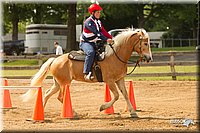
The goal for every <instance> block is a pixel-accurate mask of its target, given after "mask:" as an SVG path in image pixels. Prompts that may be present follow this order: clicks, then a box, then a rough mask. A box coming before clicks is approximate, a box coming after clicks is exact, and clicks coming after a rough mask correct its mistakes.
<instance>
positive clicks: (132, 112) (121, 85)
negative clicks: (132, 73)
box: [116, 78, 138, 118]
mask: <svg viewBox="0 0 200 133" xmlns="http://www.w3.org/2000/svg"><path fill="white" fill-rule="evenodd" d="M116 84H117V86H118V88H119V90H120V91H121V93H122V95H123V96H124V98H125V100H126V103H127V105H128V110H129V112H130V115H131V117H133V118H138V116H137V114H136V112H135V110H134V109H133V106H132V104H131V102H130V100H129V98H128V93H127V90H126V86H125V81H124V78H122V79H120V80H118V81H116Z"/></svg>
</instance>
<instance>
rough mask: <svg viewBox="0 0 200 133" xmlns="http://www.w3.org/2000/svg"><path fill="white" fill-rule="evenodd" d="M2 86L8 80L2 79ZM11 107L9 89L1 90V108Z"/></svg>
mask: <svg viewBox="0 0 200 133" xmlns="http://www.w3.org/2000/svg"><path fill="white" fill-rule="evenodd" d="M4 86H8V80H7V79H5V80H4ZM11 108H12V102H11V98H10V91H9V90H3V109H11Z"/></svg>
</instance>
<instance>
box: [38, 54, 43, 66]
mask: <svg viewBox="0 0 200 133" xmlns="http://www.w3.org/2000/svg"><path fill="white" fill-rule="evenodd" d="M42 64H43V60H42V55H41V54H38V65H39V66H41V65H42Z"/></svg>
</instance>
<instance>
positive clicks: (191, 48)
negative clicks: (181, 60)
mask: <svg viewBox="0 0 200 133" xmlns="http://www.w3.org/2000/svg"><path fill="white" fill-rule="evenodd" d="M151 51H152V52H167V51H182V52H183V51H196V49H195V47H194V46H193V47H167V48H151Z"/></svg>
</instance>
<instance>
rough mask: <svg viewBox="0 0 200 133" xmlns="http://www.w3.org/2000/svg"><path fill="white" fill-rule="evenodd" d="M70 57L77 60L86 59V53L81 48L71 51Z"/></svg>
mask: <svg viewBox="0 0 200 133" xmlns="http://www.w3.org/2000/svg"><path fill="white" fill-rule="evenodd" d="M68 57H69V59H72V60H77V61H85V53H84V52H83V51H81V50H79V51H71V52H70V53H69V56H68Z"/></svg>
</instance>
